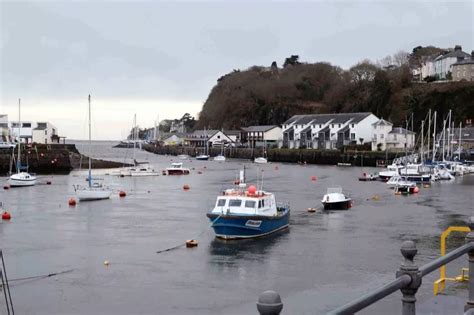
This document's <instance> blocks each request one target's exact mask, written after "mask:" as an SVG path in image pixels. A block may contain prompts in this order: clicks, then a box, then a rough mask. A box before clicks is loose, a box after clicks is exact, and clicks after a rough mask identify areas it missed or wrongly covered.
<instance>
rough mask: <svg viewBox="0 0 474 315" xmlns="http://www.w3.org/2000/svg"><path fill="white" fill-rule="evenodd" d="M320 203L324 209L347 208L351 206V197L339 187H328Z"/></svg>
mask: <svg viewBox="0 0 474 315" xmlns="http://www.w3.org/2000/svg"><path fill="white" fill-rule="evenodd" d="M321 203H322V204H323V206H324V210H347V209H349V208H350V207H351V206H352V199H351V198H350V197H348V196H346V195H344V194H343V193H342V188H341V187H334V188H328V190H327V192H326V194H325V195H324V196H323V199H322V200H321Z"/></svg>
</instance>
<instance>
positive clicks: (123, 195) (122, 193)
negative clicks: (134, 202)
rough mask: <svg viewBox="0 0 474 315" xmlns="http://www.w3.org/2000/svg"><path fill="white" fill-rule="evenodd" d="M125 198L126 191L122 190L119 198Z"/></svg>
mask: <svg viewBox="0 0 474 315" xmlns="http://www.w3.org/2000/svg"><path fill="white" fill-rule="evenodd" d="M125 196H127V193H126V192H125V191H123V190H121V191H120V192H119V197H121V198H123V197H125Z"/></svg>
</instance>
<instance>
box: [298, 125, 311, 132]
mask: <svg viewBox="0 0 474 315" xmlns="http://www.w3.org/2000/svg"><path fill="white" fill-rule="evenodd" d="M310 130H311V125H308V127H306V128H304V129H303V130H301V131H300V133H306V132H308V131H310Z"/></svg>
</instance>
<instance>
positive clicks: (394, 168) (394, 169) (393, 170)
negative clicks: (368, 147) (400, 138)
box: [379, 164, 402, 181]
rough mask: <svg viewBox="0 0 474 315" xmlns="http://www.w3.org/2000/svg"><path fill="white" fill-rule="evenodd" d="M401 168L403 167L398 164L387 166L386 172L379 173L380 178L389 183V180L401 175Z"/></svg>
mask: <svg viewBox="0 0 474 315" xmlns="http://www.w3.org/2000/svg"><path fill="white" fill-rule="evenodd" d="M401 167H402V166H399V165H396V164H392V165H387V169H386V170H385V171H381V172H379V177H380V179H382V180H384V181H387V180H389V179H390V178H391V177H392V176H395V175H400V173H399V169H400V168H401Z"/></svg>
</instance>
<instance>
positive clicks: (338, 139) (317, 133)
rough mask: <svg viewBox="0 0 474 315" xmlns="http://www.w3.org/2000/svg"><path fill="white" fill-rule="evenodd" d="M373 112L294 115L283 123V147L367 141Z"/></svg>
mask: <svg viewBox="0 0 474 315" xmlns="http://www.w3.org/2000/svg"><path fill="white" fill-rule="evenodd" d="M378 120H379V118H377V116H375V115H374V114H372V113H368V112H367V113H340V114H314V115H295V116H293V117H291V118H290V119H288V120H287V121H285V122H284V123H283V128H282V129H283V146H284V147H286V148H290V149H293V148H314V149H327V150H330V149H337V148H340V147H342V146H343V145H348V144H362V143H368V142H369V143H370V142H371V141H372V129H373V128H372V124H373V123H375V122H376V121H378Z"/></svg>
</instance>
